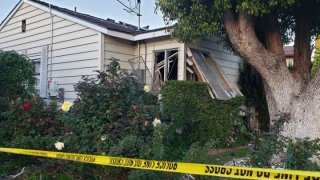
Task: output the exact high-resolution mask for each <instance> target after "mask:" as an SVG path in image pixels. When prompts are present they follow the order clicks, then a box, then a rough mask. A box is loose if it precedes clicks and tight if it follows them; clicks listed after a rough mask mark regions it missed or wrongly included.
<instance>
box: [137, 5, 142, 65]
mask: <svg viewBox="0 0 320 180" xmlns="http://www.w3.org/2000/svg"><path fill="white" fill-rule="evenodd" d="M140 13H141V0H138V14H137V16H138V32H139V31H140V29H141V28H140V16H141V14H140ZM140 54H141V52H140V40H138V57H139V63H138V65H139V67H138V70H140Z"/></svg>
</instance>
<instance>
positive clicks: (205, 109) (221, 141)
mask: <svg viewBox="0 0 320 180" xmlns="http://www.w3.org/2000/svg"><path fill="white" fill-rule="evenodd" d="M208 89H209V87H208V85H207V84H205V83H202V82H193V81H168V82H166V83H165V85H164V86H163V87H162V91H161V92H162V94H163V112H164V113H165V114H166V115H167V116H169V117H170V118H171V120H169V123H170V124H171V126H170V130H169V132H168V138H167V140H168V143H169V144H170V147H172V148H174V149H182V150H183V149H184V150H187V149H188V148H189V146H190V145H191V144H192V143H194V142H199V143H200V145H204V144H205V143H206V142H208V141H212V140H214V141H216V142H218V143H216V147H225V146H228V145H231V144H232V143H234V141H235V139H234V138H237V136H238V135H239V134H240V133H239V134H237V133H235V127H236V126H239V123H241V119H240V118H239V117H238V114H239V107H240V106H241V105H242V104H243V98H241V97H237V98H234V99H232V100H228V101H219V100H214V99H212V98H211V97H210V95H209V91H208ZM232 135H235V137H231V136H232ZM238 137H239V136H238ZM174 154H177V153H176V152H175V153H174ZM180 154H181V155H183V153H180ZM177 158H178V157H177ZM180 158H181V156H180Z"/></svg>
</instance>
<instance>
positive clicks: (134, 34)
mask: <svg viewBox="0 0 320 180" xmlns="http://www.w3.org/2000/svg"><path fill="white" fill-rule="evenodd" d="M23 2H25V3H28V4H30V5H33V6H36V7H38V8H40V9H42V10H44V11H47V12H49V11H50V9H51V13H52V14H54V15H57V16H59V15H60V16H62V17H63V18H66V19H68V20H71V21H74V22H76V23H79V24H81V25H84V26H87V27H90V28H92V29H95V30H97V31H99V32H102V33H104V34H107V35H110V36H115V37H119V38H122V39H128V40H133V41H136V40H143V39H148V38H154V37H160V36H167V35H169V32H168V29H170V28H171V27H163V28H157V29H147V28H140V29H138V27H137V26H134V25H132V24H128V23H125V22H121V21H119V22H116V21H115V20H113V19H108V18H107V19H102V18H98V17H95V16H91V15H89V14H84V13H80V12H76V11H73V10H69V9H66V8H62V7H59V6H56V5H52V4H49V3H46V2H43V1H40V0H21V1H20V2H19V3H18V4H17V5H16V6H15V8H14V9H13V10H12V11H11V12H10V14H9V15H8V16H7V17H6V19H5V20H3V21H2V23H1V26H0V29H2V28H3V26H4V25H5V24H6V23H7V21H8V20H9V19H10V18H11V17H12V16H13V15H14V14H15V12H16V11H17V10H18V9H19V7H20V6H21V5H22V3H23Z"/></svg>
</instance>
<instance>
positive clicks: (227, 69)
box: [190, 38, 243, 84]
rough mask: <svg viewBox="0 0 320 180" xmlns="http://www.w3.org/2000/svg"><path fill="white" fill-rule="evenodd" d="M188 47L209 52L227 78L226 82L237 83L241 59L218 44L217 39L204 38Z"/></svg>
mask: <svg viewBox="0 0 320 180" xmlns="http://www.w3.org/2000/svg"><path fill="white" fill-rule="evenodd" d="M190 46H191V47H194V48H196V49H200V50H203V51H207V52H210V54H211V56H212V57H213V59H214V60H215V61H216V62H217V64H218V65H219V67H220V69H221V70H222V72H223V73H224V74H225V76H226V77H227V78H228V81H229V82H231V83H233V84H236V83H238V80H239V71H240V66H241V64H242V63H243V62H242V59H241V58H240V57H239V56H236V55H235V54H233V53H232V52H230V51H228V50H227V49H225V48H224V47H223V45H221V44H219V42H218V39H217V38H206V39H205V40H204V41H203V42H201V43H198V44H196V45H193V44H191V45H190Z"/></svg>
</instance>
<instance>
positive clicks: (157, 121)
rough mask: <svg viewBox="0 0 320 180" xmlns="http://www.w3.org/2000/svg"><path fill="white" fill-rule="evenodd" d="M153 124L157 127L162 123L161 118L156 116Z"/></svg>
mask: <svg viewBox="0 0 320 180" xmlns="http://www.w3.org/2000/svg"><path fill="white" fill-rule="evenodd" d="M152 124H153V127H156V126H157V125H158V124H161V121H160V119H158V118H155V119H154V120H153V122H152Z"/></svg>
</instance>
